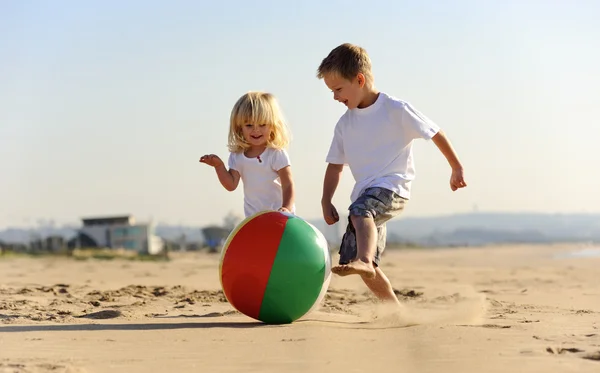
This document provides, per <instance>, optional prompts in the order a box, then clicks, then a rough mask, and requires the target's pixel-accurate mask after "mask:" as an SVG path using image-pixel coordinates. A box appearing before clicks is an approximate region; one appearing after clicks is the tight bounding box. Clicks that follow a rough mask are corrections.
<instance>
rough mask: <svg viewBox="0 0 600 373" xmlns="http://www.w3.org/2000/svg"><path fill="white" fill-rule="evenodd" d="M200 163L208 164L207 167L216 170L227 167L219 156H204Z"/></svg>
mask: <svg viewBox="0 0 600 373" xmlns="http://www.w3.org/2000/svg"><path fill="white" fill-rule="evenodd" d="M200 163H206V164H207V165H209V166H213V167H215V168H216V167H220V166H224V165H225V164H224V163H223V161H222V160H221V158H219V156H218V155H215V154H207V155H203V156H202V157H200Z"/></svg>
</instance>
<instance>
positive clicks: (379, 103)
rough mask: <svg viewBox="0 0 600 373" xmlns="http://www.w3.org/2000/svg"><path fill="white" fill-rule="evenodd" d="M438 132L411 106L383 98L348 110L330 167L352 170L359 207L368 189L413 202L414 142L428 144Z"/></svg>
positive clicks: (338, 131) (330, 156) (353, 197)
mask: <svg viewBox="0 0 600 373" xmlns="http://www.w3.org/2000/svg"><path fill="white" fill-rule="evenodd" d="M438 131H439V127H438V126H437V125H436V124H435V123H434V122H432V121H431V120H429V119H428V118H427V117H425V116H424V115H423V114H421V113H420V112H418V111H417V110H416V109H415V108H414V107H412V106H411V105H410V104H409V103H407V102H405V101H402V100H399V99H397V98H395V97H391V96H388V95H387V94H385V93H383V92H381V93H379V97H378V98H377V100H376V101H375V103H374V104H373V105H371V106H369V107H366V108H363V109H358V108H357V109H352V110H347V111H346V113H344V115H342V117H341V118H340V119H339V121H338V123H337V124H336V126H335V131H334V136H333V140H332V142H331V147H330V149H329V153H328V154H327V158H326V162H328V163H334V164H344V165H348V166H349V167H350V171H351V172H352V176H353V177H354V180H355V181H356V184H355V186H354V189H353V190H352V194H351V196H350V199H351V200H352V202H354V201H355V200H356V199H357V198H358V196H359V195H360V194H361V193H362V192H363V191H364V190H365V189H367V188H369V187H382V188H386V189H389V190H392V191H394V192H396V193H398V194H399V195H400V196H401V197H404V198H406V199H409V198H410V185H411V181H412V180H413V179H414V178H415V166H414V161H413V151H412V142H413V140H415V139H418V138H422V139H426V140H429V139H431V138H432V137H433V136H434V135H435V134H436V133H438Z"/></svg>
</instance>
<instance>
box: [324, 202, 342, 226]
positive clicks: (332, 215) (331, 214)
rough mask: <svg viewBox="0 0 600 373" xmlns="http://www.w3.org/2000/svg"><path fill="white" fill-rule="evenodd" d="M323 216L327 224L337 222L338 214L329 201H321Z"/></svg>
mask: <svg viewBox="0 0 600 373" xmlns="http://www.w3.org/2000/svg"><path fill="white" fill-rule="evenodd" d="M322 207H323V218H324V219H325V222H326V223H327V224H328V225H332V224H335V223H337V222H338V221H339V220H340V216H339V215H338V213H337V210H336V209H335V206H334V205H333V204H332V203H331V202H323V203H322Z"/></svg>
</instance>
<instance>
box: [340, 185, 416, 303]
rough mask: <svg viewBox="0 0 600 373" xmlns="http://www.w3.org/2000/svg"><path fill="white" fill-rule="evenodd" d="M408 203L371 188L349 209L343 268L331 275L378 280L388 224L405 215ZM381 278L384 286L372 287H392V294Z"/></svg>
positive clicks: (342, 247) (387, 192) (394, 195)
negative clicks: (386, 224)
mask: <svg viewBox="0 0 600 373" xmlns="http://www.w3.org/2000/svg"><path fill="white" fill-rule="evenodd" d="M405 201H406V200H405V199H403V198H401V197H400V196H398V195H397V194H396V193H394V192H392V191H390V190H387V189H384V188H369V189H367V190H366V191H365V192H364V193H363V194H362V195H361V196H360V197H359V198H358V199H357V200H356V201H355V202H354V203H353V204H352V205H350V207H349V211H350V216H349V219H348V220H349V221H348V228H347V230H346V233H345V234H344V237H343V238H342V244H341V246H340V265H338V266H336V267H333V268H332V272H334V273H336V274H338V275H340V276H346V275H351V274H358V275H360V276H361V277H363V279H374V278H376V277H377V274H378V273H379V272H381V270H379V271H376V270H375V267H377V266H378V264H379V260H380V256H381V255H382V253H383V250H384V249H385V242H386V226H385V223H386V222H387V221H388V220H390V219H391V218H393V217H395V216H397V215H398V214H399V213H400V212H402V210H403V209H404V203H405ZM381 274H383V272H381ZM380 277H381V281H382V282H379V281H380V280H376V282H375V283H374V284H373V286H375V287H378V288H381V289H383V288H388V287H389V289H390V291H392V290H391V285H389V281H387V278H386V277H385V275H383V276H380ZM386 284H387V285H386ZM388 285H389V286H388ZM392 294H393V291H392Z"/></svg>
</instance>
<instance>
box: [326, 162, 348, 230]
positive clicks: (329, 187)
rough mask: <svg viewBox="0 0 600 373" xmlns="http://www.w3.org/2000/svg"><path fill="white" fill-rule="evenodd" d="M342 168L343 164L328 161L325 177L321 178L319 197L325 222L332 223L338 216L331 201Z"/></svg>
mask: <svg viewBox="0 0 600 373" xmlns="http://www.w3.org/2000/svg"><path fill="white" fill-rule="evenodd" d="M343 170H344V165H343V164H334V163H329V164H328V165H327V170H326V171H325V177H324V179H323V196H322V197H321V207H322V208H323V217H324V218H325V222H326V223H327V224H333V223H335V222H337V221H338V220H339V219H340V217H339V215H338V213H337V211H336V209H335V207H334V206H333V204H332V203H331V201H332V200H333V195H334V194H335V190H336V189H337V187H338V184H339V183H340V179H341V177H342V171H343Z"/></svg>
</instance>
